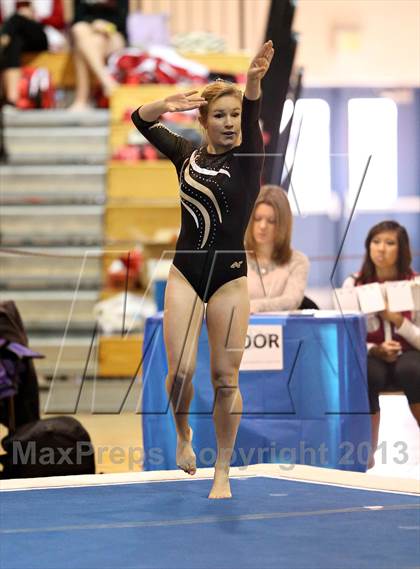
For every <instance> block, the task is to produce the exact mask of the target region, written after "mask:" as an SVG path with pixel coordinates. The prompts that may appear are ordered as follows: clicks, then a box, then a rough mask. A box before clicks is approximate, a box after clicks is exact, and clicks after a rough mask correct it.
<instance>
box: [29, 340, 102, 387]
mask: <svg viewBox="0 0 420 569" xmlns="http://www.w3.org/2000/svg"><path fill="white" fill-rule="evenodd" d="M91 344H92V336H91V335H90V334H85V335H77V336H72V335H67V336H64V335H57V336H53V337H45V336H38V335H36V334H30V335H29V346H30V348H31V349H32V350H35V351H36V352H39V353H41V354H43V355H44V356H45V358H44V359H42V360H41V359H39V360H38V359H37V360H34V363H35V369H36V371H37V373H38V374H42V375H45V376H48V377H54V376H55V377H62V376H69V375H73V376H74V375H76V376H79V377H82V376H83V373H84V369H85V366H86V363H87V362H88V365H87V375H88V376H94V375H95V370H96V369H97V362H96V357H95V351H93V353H92V354H91V357H90V358H89V360H88V356H89V349H90V346H91Z"/></svg>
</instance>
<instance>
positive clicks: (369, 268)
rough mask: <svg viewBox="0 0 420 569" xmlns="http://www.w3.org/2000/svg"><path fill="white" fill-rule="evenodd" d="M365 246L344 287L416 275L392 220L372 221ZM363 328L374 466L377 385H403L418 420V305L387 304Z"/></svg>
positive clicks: (402, 234) (395, 387) (404, 235)
mask: <svg viewBox="0 0 420 569" xmlns="http://www.w3.org/2000/svg"><path fill="white" fill-rule="evenodd" d="M365 248H366V252H365V258H364V261H363V264H362V268H361V270H360V272H359V273H356V274H354V275H351V276H349V277H348V278H347V279H346V280H345V281H344V283H343V287H344V288H347V287H354V286H360V285H364V284H368V283H374V282H379V283H381V282H387V281H402V280H412V279H413V278H414V277H415V273H414V271H413V269H412V268H411V258H412V257H411V251H410V243H409V238H408V234H407V231H406V229H405V227H403V226H402V225H400V224H399V223H397V222H396V221H382V222H380V223H378V224H377V225H375V226H374V227H372V228H371V229H370V231H369V233H368V235H367V237H366V240H365ZM367 328H368V335H367V343H368V344H367V348H368V361H367V375H368V389H369V402H370V412H371V414H372V453H371V460H370V464H369V467H372V466H374V458H373V455H374V454H375V451H376V448H377V445H378V434H379V421H380V409H379V393H380V392H381V391H384V390H388V391H399V390H402V391H404V393H405V395H406V396H407V399H408V403H409V406H410V410H411V412H412V414H413V416H414V418H415V419H416V421H417V423H418V424H419V425H420V311H414V312H392V311H390V310H388V308H386V310H383V311H382V312H379V313H377V314H370V315H369V316H368V320H367Z"/></svg>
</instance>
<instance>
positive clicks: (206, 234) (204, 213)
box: [180, 190, 210, 249]
mask: <svg viewBox="0 0 420 569" xmlns="http://www.w3.org/2000/svg"><path fill="white" fill-rule="evenodd" d="M180 193H181V198H182V200H181V203H182V205H184V206H185V205H186V204H185V203H184V200H185V201H189V202H190V203H192V204H194V205H195V207H196V208H197V209H198V210H199V212H200V213H201V215H202V216H203V219H204V235H203V240H202V243H201V246H200V249H202V248H203V247H204V245H205V244H206V243H207V239H208V238H209V233H210V215H209V212H208V211H207V210H206V208H205V207H204V206H203V204H201V203H200V202H199V201H198V200H196V199H194V198H192V197H191V196H189V195H188V194H186V193H184V192H183V191H182V190H180ZM187 210H188V211H189V212H190V213H191V209H190V208H187Z"/></svg>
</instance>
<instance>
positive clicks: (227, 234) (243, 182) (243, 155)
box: [132, 97, 264, 302]
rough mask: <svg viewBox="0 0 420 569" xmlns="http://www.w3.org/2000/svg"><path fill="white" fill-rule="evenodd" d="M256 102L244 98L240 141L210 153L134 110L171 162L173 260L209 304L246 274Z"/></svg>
mask: <svg viewBox="0 0 420 569" xmlns="http://www.w3.org/2000/svg"><path fill="white" fill-rule="evenodd" d="M259 107H260V100H259V99H258V100H257V101H251V100H248V99H246V98H245V97H244V98H243V103H242V116H241V130H242V142H241V144H240V146H236V147H235V148H232V149H231V150H228V151H227V152H223V153H222V154H210V153H209V152H207V150H206V148H205V147H201V148H199V149H196V150H194V147H193V146H192V144H191V143H190V142H189V141H187V140H185V139H184V138H182V137H181V136H178V135H176V134H174V133H173V132H171V131H170V130H169V129H167V128H166V127H165V126H164V125H163V124H161V123H160V122H158V121H154V122H146V121H144V120H142V119H141V118H140V116H139V113H138V110H137V111H135V112H134V113H133V114H132V120H133V122H134V124H135V125H136V127H137V128H138V130H139V131H140V132H141V133H142V134H143V135H144V136H145V137H146V138H147V140H149V141H150V142H151V143H152V144H153V145H154V146H156V148H157V149H158V150H160V151H161V152H162V153H163V154H164V155H165V156H167V157H168V158H169V159H170V160H171V161H172V162H173V163H174V165H175V167H176V171H177V174H178V178H179V182H180V195H181V204H182V206H183V207H182V214H181V232H180V234H179V237H178V241H177V244H176V253H175V256H174V260H173V263H174V265H175V267H176V268H177V269H178V270H179V271H180V272H181V273H182V274H183V275H184V277H185V278H186V279H187V280H188V282H189V283H190V284H191V286H192V287H193V288H194V290H195V291H196V292H197V294H198V295H199V297H200V298H201V299H202V300H203V301H204V302H208V300H209V299H210V297H211V296H212V295H213V294H214V292H216V290H217V289H218V288H219V287H221V286H222V285H223V284H225V283H227V282H229V281H231V280H234V279H237V278H239V277H242V276H246V274H247V264H246V255H245V252H244V244H243V242H244V235H245V231H246V227H247V225H248V221H249V217H250V215H251V212H252V208H253V206H254V202H255V200H256V198H257V195H258V193H259V190H260V177H261V170H262V165H263V152H264V146H263V141H262V135H261V131H260V128H259V124H258V117H259Z"/></svg>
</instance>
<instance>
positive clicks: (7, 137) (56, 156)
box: [4, 127, 109, 164]
mask: <svg viewBox="0 0 420 569" xmlns="http://www.w3.org/2000/svg"><path fill="white" fill-rule="evenodd" d="M108 133H109V129H108V127H63V128H61V127H60V128H57V127H44V128H43V129H42V136H40V131H39V128H26V127H24V128H15V127H7V128H5V130H4V147H5V150H6V154H7V157H8V161H9V162H11V163H15V164H22V163H28V162H29V163H41V164H46V163H61V164H62V163H71V164H72V163H88V164H89V163H104V162H105V161H106V159H107V158H108Z"/></svg>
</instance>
